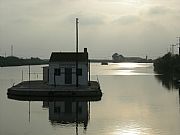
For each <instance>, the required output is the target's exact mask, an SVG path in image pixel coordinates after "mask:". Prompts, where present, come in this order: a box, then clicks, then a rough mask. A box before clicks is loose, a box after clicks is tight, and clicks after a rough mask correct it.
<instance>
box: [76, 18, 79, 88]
mask: <svg viewBox="0 0 180 135" xmlns="http://www.w3.org/2000/svg"><path fill="white" fill-rule="evenodd" d="M78 23H79V22H78V18H76V87H78V85H79V84H78V83H79V81H78Z"/></svg>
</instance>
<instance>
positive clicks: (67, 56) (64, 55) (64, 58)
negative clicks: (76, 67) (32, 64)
mask: <svg viewBox="0 0 180 135" xmlns="http://www.w3.org/2000/svg"><path fill="white" fill-rule="evenodd" d="M76 56H77V55H76V53H75V52H52V54H51V57H50V60H49V62H75V61H76ZM77 57H78V61H80V62H86V61H88V53H84V52H79V53H78V56H77Z"/></svg>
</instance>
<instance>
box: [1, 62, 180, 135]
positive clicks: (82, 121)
mask: <svg viewBox="0 0 180 135" xmlns="http://www.w3.org/2000/svg"><path fill="white" fill-rule="evenodd" d="M22 70H23V80H27V79H28V67H26V66H24V67H8V68H0V86H1V87H0V135H59V134H62V135H69V134H76V135H77V134H79V135H94V134H97V135H121V134H122V135H157V134H160V135H179V134H180V104H179V102H180V100H179V90H178V89H176V88H175V87H167V85H166V82H163V83H162V82H161V79H158V77H156V76H155V74H154V72H153V66H152V64H137V63H121V64H109V65H108V66H102V65H100V64H92V65H91V73H92V76H91V79H94V80H96V78H97V77H98V79H99V81H100V84H101V89H102V91H103V93H104V94H103V96H102V99H101V101H96V102H90V103H89V102H85V101H82V102H78V106H79V109H78V110H79V112H80V113H81V115H79V122H78V123H76V122H75V120H74V118H75V117H76V113H74V112H73V113H72V110H71V108H69V107H68V106H69V105H71V106H76V105H77V102H73V101H71V100H65V101H57V102H42V101H41V102H40V101H32V102H29V101H17V100H12V99H8V98H7V95H6V93H7V88H9V87H11V86H12V85H13V84H17V83H18V82H20V81H21V80H22ZM31 72H32V73H33V74H31V79H42V74H41V73H42V68H41V66H32V67H31ZM37 73H38V74H37ZM167 84H169V83H168V82H167ZM61 104H64V105H67V107H66V110H67V112H69V113H63V114H61V115H58V114H57V113H58V112H59V109H58V107H59V106H61Z"/></svg>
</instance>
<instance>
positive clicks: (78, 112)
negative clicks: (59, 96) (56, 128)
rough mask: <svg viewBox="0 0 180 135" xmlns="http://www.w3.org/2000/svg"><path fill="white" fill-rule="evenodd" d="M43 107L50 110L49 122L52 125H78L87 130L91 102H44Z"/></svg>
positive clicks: (68, 100)
mask: <svg viewBox="0 0 180 135" xmlns="http://www.w3.org/2000/svg"><path fill="white" fill-rule="evenodd" d="M43 107H46V108H49V120H50V122H51V124H52V125H58V124H70V123H76V126H78V125H77V124H83V125H84V129H87V125H88V121H89V118H90V117H89V115H90V102H79V101H72V100H70V99H66V100H65V101H53V102H48V101H43Z"/></svg>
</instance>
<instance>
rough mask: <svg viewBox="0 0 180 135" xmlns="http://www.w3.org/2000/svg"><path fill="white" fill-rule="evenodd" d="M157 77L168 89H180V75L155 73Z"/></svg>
mask: <svg viewBox="0 0 180 135" xmlns="http://www.w3.org/2000/svg"><path fill="white" fill-rule="evenodd" d="M155 78H156V79H157V80H158V81H159V82H161V83H162V85H163V86H164V87H165V88H166V89H168V90H173V89H178V88H179V86H180V85H179V83H180V82H178V80H179V79H180V77H179V76H177V75H174V74H170V73H169V74H163V75H155Z"/></svg>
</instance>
